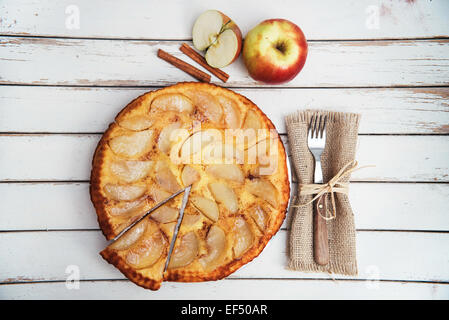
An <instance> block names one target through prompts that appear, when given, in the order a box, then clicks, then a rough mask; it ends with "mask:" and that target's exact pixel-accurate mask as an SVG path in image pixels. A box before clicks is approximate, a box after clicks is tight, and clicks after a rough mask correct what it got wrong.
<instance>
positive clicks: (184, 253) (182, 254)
mask: <svg viewBox="0 0 449 320" xmlns="http://www.w3.org/2000/svg"><path fill="white" fill-rule="evenodd" d="M177 244H178V241H177ZM198 247H199V246H198V238H197V237H196V235H195V232H193V231H190V232H189V233H186V234H185V235H183V236H182V237H181V238H180V243H179V245H177V246H175V248H174V250H173V254H172V255H171V257H170V262H169V264H168V268H170V269H174V268H180V267H185V266H187V265H189V264H190V263H192V261H193V260H194V259H195V258H196V257H197V256H198Z"/></svg>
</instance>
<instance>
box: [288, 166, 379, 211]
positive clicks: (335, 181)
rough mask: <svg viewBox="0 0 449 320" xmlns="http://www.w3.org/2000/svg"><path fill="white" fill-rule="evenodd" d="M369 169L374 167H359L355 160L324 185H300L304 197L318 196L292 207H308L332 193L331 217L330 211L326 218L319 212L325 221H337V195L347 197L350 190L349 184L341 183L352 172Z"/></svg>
mask: <svg viewBox="0 0 449 320" xmlns="http://www.w3.org/2000/svg"><path fill="white" fill-rule="evenodd" d="M367 167H372V166H363V167H358V163H357V161H356V160H353V161H350V162H348V163H347V164H346V165H344V166H343V168H341V169H340V171H338V173H337V174H336V175H335V176H334V177H333V178H332V179H330V180H329V181H328V182H327V183H324V184H316V183H311V184H300V185H299V188H300V189H299V190H300V194H301V195H304V196H305V195H311V194H316V195H315V196H314V197H313V198H312V200H310V201H308V202H307V203H303V204H297V205H292V207H294V208H299V207H304V206H307V205H308V204H311V203H312V202H314V201H315V200H316V199H318V198H319V197H321V196H322V195H324V194H325V193H330V198H331V204H332V210H331V212H330V216H328V215H327V212H328V211H329V210H326V216H323V215H322V214H321V213H320V212H319V215H320V216H321V217H322V218H323V219H324V220H332V219H335V217H336V216H337V209H336V205H335V193H342V194H346V195H347V194H348V190H349V182H341V180H342V179H343V178H345V177H346V176H348V175H349V174H351V173H352V172H354V171H357V170H360V169H363V168H367Z"/></svg>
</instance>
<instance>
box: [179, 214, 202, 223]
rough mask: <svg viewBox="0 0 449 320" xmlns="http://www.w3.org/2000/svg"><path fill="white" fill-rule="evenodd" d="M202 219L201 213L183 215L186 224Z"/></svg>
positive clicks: (183, 221)
mask: <svg viewBox="0 0 449 320" xmlns="http://www.w3.org/2000/svg"><path fill="white" fill-rule="evenodd" d="M200 220H201V215H200V214H199V213H195V214H187V213H186V214H185V215H184V217H182V224H183V225H184V226H192V225H194V224H195V223H197V222H198V221H200Z"/></svg>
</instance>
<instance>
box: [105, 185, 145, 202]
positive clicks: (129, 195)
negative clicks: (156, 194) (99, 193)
mask: <svg viewBox="0 0 449 320" xmlns="http://www.w3.org/2000/svg"><path fill="white" fill-rule="evenodd" d="M103 191H104V193H105V194H106V196H107V197H108V198H109V199H112V200H117V201H122V200H123V201H131V200H135V199H137V198H139V197H140V196H142V195H143V194H144V193H145V191H146V187H145V186H137V185H119V184H111V183H108V184H106V185H105V186H104V188H103Z"/></svg>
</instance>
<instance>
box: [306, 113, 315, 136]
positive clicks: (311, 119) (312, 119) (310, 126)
mask: <svg viewBox="0 0 449 320" xmlns="http://www.w3.org/2000/svg"><path fill="white" fill-rule="evenodd" d="M315 120H316V118H315V115H312V116H311V117H310V124H309V133H308V135H309V138H313V131H314V130H315Z"/></svg>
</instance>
